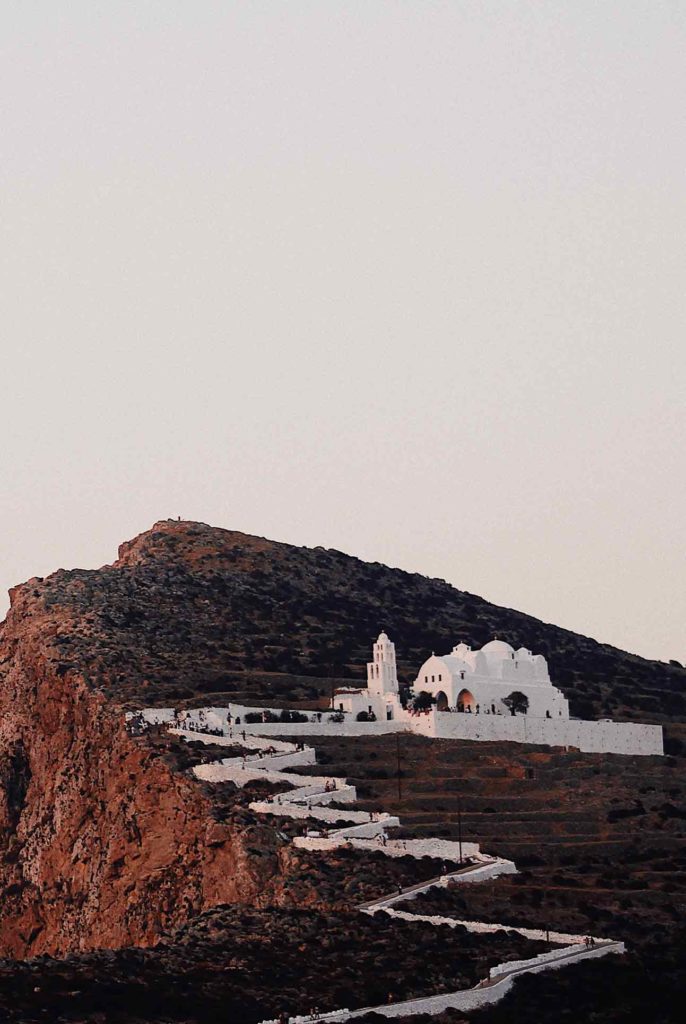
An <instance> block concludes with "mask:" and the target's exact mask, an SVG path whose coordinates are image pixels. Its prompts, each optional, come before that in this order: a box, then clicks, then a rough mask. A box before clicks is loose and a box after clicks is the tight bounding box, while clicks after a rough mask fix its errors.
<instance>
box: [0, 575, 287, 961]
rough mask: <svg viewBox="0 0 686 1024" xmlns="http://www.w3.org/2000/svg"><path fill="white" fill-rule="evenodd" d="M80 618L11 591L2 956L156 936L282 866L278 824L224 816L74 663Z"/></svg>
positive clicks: (2, 737)
mask: <svg viewBox="0 0 686 1024" xmlns="http://www.w3.org/2000/svg"><path fill="white" fill-rule="evenodd" d="M78 621H80V620H78ZM78 621H77V616H75V614H74V611H73V609H72V612H71V616H70V615H69V610H68V609H66V608H65V606H64V605H63V604H59V605H58V604H53V605H52V606H51V605H50V603H49V602H46V596H45V588H44V586H43V585H42V583H41V581H38V580H32V581H29V583H27V584H25V585H24V586H23V587H18V588H15V589H14V591H13V592H12V607H11V610H10V613H9V615H8V618H7V621H6V623H5V625H4V627H3V630H2V636H1V638H0V662H1V664H0V894H1V898H2V916H1V917H0V954H1V955H3V956H12V957H25V956H28V955H35V954H38V953H44V952H47V953H51V954H58V953H65V952H68V951H74V950H87V949H94V948H99V947H118V946H123V945H142V946H145V945H150V944H152V943H154V942H155V941H156V940H158V939H159V937H160V935H161V934H162V933H163V932H164V931H165V930H167V929H169V928H170V927H172V926H174V925H178V924H181V923H183V922H185V921H187V920H188V919H189V918H190V917H192V916H193V915H194V914H196V913H198V912H201V911H203V910H205V909H207V908H210V907H213V906H215V905H217V904H220V903H230V902H233V901H235V900H237V899H240V900H250V899H251V898H254V897H256V896H257V895H258V894H259V893H260V892H261V891H262V890H263V889H264V886H265V882H266V880H267V879H268V878H269V877H270V875H271V873H272V872H273V870H274V867H275V864H276V856H277V851H276V848H275V845H274V844H275V840H274V835H273V831H272V830H269V829H267V828H266V827H264V826H260V825H258V824H255V823H253V824H250V825H245V827H242V826H241V825H240V823H237V822H236V821H235V820H233V821H229V822H228V823H220V822H218V821H216V820H214V818H213V817H212V808H211V806H210V804H209V802H208V801H207V800H206V798H205V797H204V796H203V794H202V792H201V791H200V790H199V787H198V786H197V785H195V784H194V783H193V782H192V781H191V780H190V779H188V778H186V777H185V776H183V775H181V774H179V773H176V772H174V771H173V770H172V768H171V767H170V766H169V765H168V764H167V763H165V760H164V758H163V757H162V756H160V754H159V752H156V751H154V750H153V749H151V748H150V747H149V746H148V745H147V744H146V742H145V741H144V740H143V739H141V740H136V739H134V738H132V737H130V736H129V735H128V734H127V732H126V729H125V726H124V716H123V713H122V710H121V708H120V707H118V706H117V705H116V704H115V703H113V702H111V701H108V700H107V699H106V698H105V697H104V696H103V694H102V693H101V692H99V691H98V690H97V689H94V688H93V686H92V685H90V684H89V683H88V682H87V681H86V680H85V679H84V676H83V672H82V671H81V670H80V669H79V667H78V666H76V665H74V664H67V663H66V662H65V659H64V656H63V653H62V650H63V644H61V638H68V637H69V635H70V632H72V631H74V632H78V629H79V625H78ZM80 625H81V628H83V622H82V621H80Z"/></svg>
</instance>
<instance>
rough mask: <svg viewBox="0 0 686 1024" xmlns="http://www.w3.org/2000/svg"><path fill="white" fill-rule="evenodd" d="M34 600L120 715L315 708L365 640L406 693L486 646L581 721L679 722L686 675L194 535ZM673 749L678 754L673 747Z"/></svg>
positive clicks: (288, 557)
mask: <svg viewBox="0 0 686 1024" xmlns="http://www.w3.org/2000/svg"><path fill="white" fill-rule="evenodd" d="M27 588H29V589H30V593H31V596H32V598H33V599H34V600H35V601H36V602H37V603H38V604H39V605H42V606H43V607H44V608H45V609H46V610H47V611H55V612H58V613H59V615H60V616H61V617H64V618H65V619H66V620H68V622H69V629H68V630H64V632H63V633H61V634H60V635H58V636H56V637H55V638H54V647H55V648H57V651H58V657H59V660H60V662H61V664H62V669H61V671H68V670H69V669H71V668H76V669H78V670H79V671H81V672H83V673H84V674H85V676H86V678H87V679H88V681H89V682H90V684H91V685H92V686H94V687H97V688H100V689H101V690H102V691H103V692H104V693H105V694H106V696H108V697H109V698H113V699H115V700H117V701H122V702H131V703H165V702H166V703H169V702H173V701H179V700H184V699H185V700H188V699H190V698H193V697H202V698H203V699H207V698H208V697H211V698H212V699H216V700H219V699H220V698H222V697H223V698H224V699H228V698H229V697H233V698H238V697H244V698H247V699H256V700H259V699H265V698H273V697H274V696H275V695H279V696H281V697H283V698H285V699H291V700H295V701H297V700H303V699H305V700H307V699H310V700H312V699H316V698H317V697H318V696H320V695H321V694H324V693H326V692H327V690H328V687H329V685H330V683H326V682H323V681H324V680H330V679H331V678H335V679H336V680H342V679H348V680H350V679H357V680H359V679H362V678H364V674H365V664H366V661H367V659H368V657H369V650H370V644H371V641H372V638H374V637H375V636H376V635H377V633H378V632H379V629H380V628H381V627H383V628H384V629H386V630H387V631H388V632H389V633H390V634H391V636H392V637H393V639H394V640H395V641H396V647H397V651H398V659H399V673H400V678H401V680H403V679H404V680H405V681H407V682H409V681H410V680H411V679H412V678H413V677H414V674H415V673H416V670H417V668H418V667H419V665H420V664H421V663H422V661H423V660H424V659H425V657H426V656H427V653H428V652H430V651H432V650H436V651H446V650H450V649H451V647H452V645H453V644H454V643H456V642H457V641H458V640H463V641H465V642H467V643H470V644H472V646H475V647H479V646H482V645H483V644H484V643H486V642H487V641H488V640H490V639H492V637H493V636H494V635H499V636H501V637H503V638H506V639H507V640H508V641H509V642H510V643H512V644H513V645H514V646H515V647H517V646H520V645H524V646H526V647H529V648H530V649H532V650H534V651H536V652H540V653H542V654H544V655H545V656H546V658H547V659H548V661H549V664H550V672H551V677H552V679H553V680H554V681H555V683H556V685H558V686H560V688H561V689H562V690H563V691H564V692H565V695H566V696H567V697H568V698H569V699H570V702H571V711H572V714H576V715H578V716H579V717H602V716H612V717H615V718H617V719H624V720H639V719H640V720H641V721H646V722H662V723H668V722H678V721H680V720H686V671H685V670H684V669H683V668H681V667H679V666H677V665H676V664H664V663H662V662H655V661H648V660H646V659H643V658H640V657H638V656H637V655H633V654H628V653H627V652H625V651H621V650H618V649H617V648H614V647H611V646H608V645H607V644H601V643H598V642H596V641H595V640H592V639H590V638H589V637H585V636H581V635H580V634H577V633H573V632H571V631H569V630H566V629H562V628H561V627H559V626H555V625H551V624H548V623H544V622H541V621H540V620H539V619H536V618H534V617H532V616H529V615H526V614H524V613H523V612H519V611H515V610H513V609H510V608H502V607H499V606H497V605H494V604H491V603H490V602H488V601H486V600H484V599H483V598H480V597H477V596H475V595H473V594H469V593H467V592H465V591H461V590H457V589H456V588H455V587H452V586H450V585H449V584H447V583H446V582H445V581H443V580H437V579H428V578H426V577H423V576H420V575H417V574H412V573H407V572H403V571H402V570H400V569H390V568H388V567H386V566H383V565H380V564H378V563H366V562H363V561H361V560H360V559H357V558H354V557H352V556H350V555H345V554H342V553H341V552H339V551H333V550H327V549H324V548H299V547H293V546H291V545H288V544H281V543H277V542H275V541H269V540H265V539H263V538H258V537H252V536H249V535H246V534H242V533H236V532H232V531H228V530H222V529H218V528H216V527H210V526H206V525H204V524H201V523H186V522H183V523H182V522H176V521H171V520H165V521H162V522H159V523H156V524H155V526H154V527H153V528H152V529H151V530H150V531H148V532H146V533H143V534H141V535H140V536H139V537H137V538H135V539H134V540H132V541H129V542H128V543H125V544H123V545H122V546H121V548H120V551H119V558H118V560H117V561H116V562H115V563H114V565H112V566H105V567H104V568H102V569H98V570H74V571H72V572H65V571H59V572H57V573H55V574H53V575H52V576H50V577H48V578H47V579H45V580H32V581H30V582H29V584H26V585H25V587H24V590H26V589H27ZM678 732H679V730H677V731H675V732H674V733H673V738H672V739H671V747H672V749H674V750H676V749H678V739H676V735H677V733H678Z"/></svg>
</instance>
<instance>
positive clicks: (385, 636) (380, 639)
mask: <svg viewBox="0 0 686 1024" xmlns="http://www.w3.org/2000/svg"><path fill="white" fill-rule="evenodd" d="M376 642H377V644H387V643H389V642H390V641H389V639H388V633H384V632H381V633H379V637H378V639H377V641H376Z"/></svg>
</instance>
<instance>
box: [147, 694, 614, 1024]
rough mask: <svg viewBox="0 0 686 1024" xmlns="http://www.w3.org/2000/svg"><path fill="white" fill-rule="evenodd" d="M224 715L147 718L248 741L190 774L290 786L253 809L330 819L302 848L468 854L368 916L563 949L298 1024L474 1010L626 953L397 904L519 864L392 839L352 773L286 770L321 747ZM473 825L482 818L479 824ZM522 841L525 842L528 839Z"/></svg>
mask: <svg viewBox="0 0 686 1024" xmlns="http://www.w3.org/2000/svg"><path fill="white" fill-rule="evenodd" d="M218 712H219V709H217V708H213V709H212V721H213V727H212V728H211V730H210V727H209V725H208V724H207V718H206V716H205V713H204V712H203V710H202V709H200V710H197V711H192V712H185V713H184V716H183V728H182V727H180V726H179V725H178V723H177V718H178V716H176V714H175V713H174V712H173V711H171V712H170V710H169V709H165V710H163V711H159V710H156V709H148V710H147V711H145V712H143V713H142V714H143V719H144V720H145V722H146V723H147V724H148V725H150V724H162V725H165V726H166V727H167V728H168V729H169V731H170V732H171V733H173V734H175V735H177V736H179V737H181V738H182V739H185V740H189V741H190V740H192V741H196V742H197V741H198V740H200V741H202V742H204V743H208V744H213V745H215V746H216V745H219V746H230V745H231V746H235V745H236V744H237V743H240V745H241V747H242V748H243V749H245V750H247V751H249V753H247V754H245V755H244V756H241V757H229V758H223V759H220V760H218V761H216V762H211V763H209V764H201V765H197V766H195V767H194V768H193V769H192V771H193V773H194V775H195V776H196V777H197V778H198V779H202V780H204V781H208V782H215V783H216V782H233V783H234V784H235V785H237V786H238V787H242V786H244V785H246V784H247V783H249V782H252V781H254V780H256V779H262V780H267V781H269V782H273V783H287V784H288V785H289V786H291V787H292V788H291V789H289V790H288V791H287V792H282V793H279V794H277V795H275V796H273V797H271V798H269V799H266V800H259V801H253V802H252V803H251V804H250V808H251V809H252V810H253V811H256V812H258V813H264V814H269V813H278V814H279V815H281V816H285V817H293V818H307V819H310V820H311V819H316V820H318V821H321V822H322V823H323V825H322V829H321V830H318V831H317V833H316V834H314V835H313V834H311V833H310V834H307V835H305V836H297V837H295V838H294V839H293V843H294V845H296V846H299V847H303V848H306V849H310V850H331V849H334V848H335V847H338V846H346V847H349V848H353V849H360V850H369V849H373V850H376V851H379V852H381V853H383V854H385V855H386V856H389V857H401V856H408V855H409V856H412V857H417V858H421V857H425V856H431V857H435V858H438V859H442V860H450V861H456V862H459V863H462V862H463V860H465V859H467V860H468V863H467V864H466V866H464V867H462V868H460V869H459V870H457V871H452V872H445V873H443V874H440V875H438V876H436V877H434V878H430V879H428V880H427V881H425V882H422V883H419V884H417V885H412V886H408V887H407V888H400V889H396V890H394V891H393V892H391V893H389V894H387V895H386V896H382V897H380V898H379V899H375V900H373V901H371V902H367V903H364V904H361V905H360V906H359V910H360V912H361V913H364V914H368V915H374V914H376V913H379V912H384V913H386V914H389V915H391V916H393V917H395V918H397V919H399V920H416V921H424V922H427V923H429V924H433V925H436V926H440V925H443V926H446V925H447V926H449V927H457V926H461V927H463V928H466V929H467V930H469V931H474V932H482V933H483V932H493V931H498V930H501V929H506V930H507V931H516V932H518V933H520V934H521V935H522V936H524V937H526V938H529V939H539V940H544V941H547V942H548V943H550V944H554V945H558V946H559V947H560V948H559V949H556V950H553V951H551V952H548V953H543V954H540V955H538V956H536V957H534V958H532V959H529V960H521V961H509V962H505V963H502V964H498V965H497V966H496V967H492V968H491V970H490V972H489V977H488V978H484V979H483V980H482V981H481V982H479V984H478V985H476V986H475V987H474V988H471V989H461V990H458V991H456V992H451V993H441V994H440V995H435V996H426V997H421V998H417V999H411V1000H405V1001H399V1002H396V1003H392V1004H383V1005H379V1006H368V1007H364V1008H361V1009H355V1010H349V1009H346V1008H340V1009H338V1010H334V1011H332V1012H330V1013H326V1014H319V1015H316V1016H312V1015H304V1016H295V1017H292V1018H291V1024H306V1022H310V1021H313V1020H321V1021H327V1022H329V1021H330V1022H338V1021H346V1020H351V1019H354V1018H356V1017H361V1016H364V1015H365V1014H367V1013H372V1012H374V1013H376V1014H379V1015H381V1016H385V1017H389V1018H390V1017H404V1016H409V1015H411V1014H417V1013H425V1014H430V1015H435V1014H439V1013H443V1012H444V1011H445V1010H447V1009H459V1010H464V1011H469V1010H475V1009H478V1008H481V1007H483V1006H485V1005H488V1004H490V1003H494V1002H497V1001H498V1000H500V999H502V998H503V996H504V995H505V994H506V993H507V992H508V991H509V990H510V988H511V987H512V985H513V983H514V979H515V978H516V977H519V976H521V975H523V974H531V973H537V972H540V971H544V970H552V969H558V968H560V967H564V966H567V965H569V964H572V963H578V962H579V961H580V960H584V959H588V958H591V957H599V956H604V955H607V954H609V953H624V952H625V947H624V943H622V942H619V941H615V940H613V939H609V938H601V937H597V936H592V937H590V936H583V935H573V934H569V933H563V932H555V931H550V930H548V929H544V928H532V927H529V926H513V925H512V924H499V923H492V922H483V921H467V920H463V919H458V918H453V917H447V916H443V915H429V914H418V913H414V912H409V911H408V910H399V909H397V907H398V904H402V903H405V902H411V901H413V900H414V899H415V898H416V897H417V896H418V895H419V894H421V893H424V892H428V891H429V890H431V889H436V888H445V887H447V886H449V885H464V884H477V883H479V882H483V881H486V880H487V879H493V878H496V877H498V876H499V875H503V874H512V873H516V871H517V868H516V866H515V864H514V862H513V861H512V860H509V859H507V858H502V857H497V856H493V855H490V854H485V853H483V852H482V851H481V849H480V847H479V845H478V844H477V843H474V842H462V841H459V840H458V841H456V840H451V839H444V838H441V837H438V836H435V835H428V834H422V835H421V837H420V838H392V837H391V836H390V835H389V830H390V829H395V830H398V826H400V824H401V823H400V821H399V819H398V818H397V817H396V816H394V815H390V814H385V813H376V812H374V811H371V810H362V809H360V808H359V807H354V806H352V805H353V804H355V803H356V802H357V792H356V789H355V786H354V785H351V784H350V783H349V782H348V781H347V779H341V777H340V776H337V775H300V774H295V773H294V772H289V771H288V769H289V768H305V769H307V770H309V769H311V768H313V767H314V766H315V765H316V753H315V750H314V748H313V747H310V746H308V745H306V744H305V743H300V742H290V741H287V740H282V739H281V740H280V739H276V738H275V737H274V736H273V735H270V736H269V737H265V736H260V735H259V734H258V727H255V726H253V727H252V728H251V731H250V733H248V732H246V731H245V730H241V729H240V728H239V727H232V725H231V724H230V722H229V721H228V720H227V713H226V712H225V714H224V719H223V721H222V722H221V724H220V726H219V730H220V731H221V734H220V735H218V734H217V733H218V729H217V725H216V721H215V720H216V718H217V716H218ZM227 712H228V709H227ZM291 729H292V727H291ZM288 731H289V728H288V725H284V732H286V733H287V732H288ZM425 785H426V787H427V793H428V792H430V791H431V787H432V786H435V780H431V779H428V780H427V782H426V784H425ZM426 795H427V794H423V793H422V792H421V790H419V791H418V792H417V793H416V801H417V812H416V813H415V814H413V815H412V826H413V828H414V829H419V831H420V833H425V832H426V829H425V828H424V827H423V821H422V811H421V810H420V808H421V806H422V802H423V798H424V797H425V796H426ZM332 805H333V806H332ZM540 812H541V808H540V807H537V808H535V809H534V808H533V807H532V810H531V819H532V821H533V820H535V817H536V815H537V814H538V813H540ZM505 813H506V812H505ZM472 817H473V816H472ZM520 817H521V812H520ZM478 818H479V824H480V825H483V826H487V825H488V826H491V827H492V824H493V819H496V820H498V826H497V827H498V828H499V829H503V828H505V829H506V828H507V824H506V823H505V824H504V823H503V821H502V820H501V819H500V815H499V814H498V815H494V814H493V813H492V812H491V811H489V813H487V814H480V815H478ZM484 819H485V820H484ZM333 821H335V822H341V821H347V822H349V824H348V825H346V826H345V827H343V828H340V827H338V828H335V829H327V828H326V827H325V826H326V825H327V824H330V823H331V822H333ZM471 824H472V825H473V824H474V823H473V821H471ZM473 830H474V829H473V828H472V831H473ZM484 831H485V833H486V834H487V835H488V834H489V833H490V831H491V829H489V828H485V830H484ZM568 838H569V837H568ZM579 838H580V840H581V841H582V842H589V840H590V841H593V840H592V837H589V836H588V835H587V834H583V835H580V836H579ZM514 842H516V839H515V840H514ZM512 843H513V839H512V838H510V845H512ZM522 845H526V840H525V841H524V843H523V844H522ZM263 1024H279V1022H278V1021H273V1022H272V1021H264V1022H263Z"/></svg>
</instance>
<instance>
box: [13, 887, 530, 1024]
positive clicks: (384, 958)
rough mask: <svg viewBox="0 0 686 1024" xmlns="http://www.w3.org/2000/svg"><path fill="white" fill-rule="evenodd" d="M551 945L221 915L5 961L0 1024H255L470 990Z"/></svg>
mask: <svg viewBox="0 0 686 1024" xmlns="http://www.w3.org/2000/svg"><path fill="white" fill-rule="evenodd" d="M545 949H546V946H545V944H544V943H540V942H530V941H528V940H526V939H523V938H522V937H521V936H518V935H516V934H514V933H511V932H498V933H497V934H495V935H492V936H491V935H488V936H476V935H473V934H470V933H468V932H466V931H465V930H464V929H460V928H457V929H450V928H438V929H437V928H432V927H431V926H429V925H426V924H422V923H421V922H404V921H395V920H393V919H392V918H390V917H388V916H387V915H385V914H380V915H378V916H377V917H375V918H373V919H372V918H370V917H368V916H366V915H363V914H359V913H353V914H350V913H341V912H336V913H328V914H326V913H322V912H317V911H307V910H271V911H269V912H266V911H259V910H254V909H249V908H246V907H219V908H216V909H215V910H213V911H209V912H207V913H205V914H203V915H201V916H200V917H198V918H196V919H195V920H194V921H192V922H191V923H189V924H188V925H186V926H185V927H184V928H182V929H180V930H179V931H178V932H177V933H176V934H175V935H173V936H170V937H169V938H168V939H167V940H165V941H164V942H162V943H161V944H160V945H158V946H157V947H156V948H155V949H153V950H140V949H127V950H116V951H110V952H103V953H90V954H87V955H83V956H72V957H69V958H67V959H62V960H50V959H47V958H44V959H40V960H37V961H29V962H24V963H22V964H7V963H2V964H0V1020H6V1021H12V1022H22V1024H28V1022H29V1021H31V1022H33V1021H46V1020H48V1021H50V1022H54V1024H62V1022H64V1024H67V1022H69V1024H72V1022H73V1024H76V1022H77V1021H78V1022H83V1021H89V1022H91V1021H92V1022H93V1024H96V1022H97V1024H100V1022H103V1024H104V1022H107V1024H115V1022H116V1024H120V1022H121V1024H139V1022H140V1024H142V1022H146V1024H147V1022H150V1021H158V1022H172V1021H173V1022H178V1024H215V1022H216V1024H220V1022H221V1024H229V1022H231V1024H234V1022H235V1024H257V1022H259V1021H261V1020H263V1019H264V1018H265V1017H268V1016H272V1015H276V1014H277V1013H279V1012H281V1010H284V1009H286V1010H289V1011H290V1010H293V1009H294V1008H298V1007H299V1008H300V1009H301V1010H303V1009H304V1010H306V1011H307V1010H309V1008H310V1007H312V1006H315V1005H316V1006H318V1007H319V1008H320V1009H321V1010H326V1009H335V1008H336V1007H341V1006H347V1007H349V1008H351V1009H353V1008H356V1007H360V1006H364V1005H367V1004H369V1003H371V1004H378V1003H385V1002H387V1001H388V1000H389V998H391V999H393V1000H398V999H402V998H411V997H413V996H418V995H428V994H430V993H432V992H436V991H453V990H455V989H457V988H466V987H470V986H472V985H474V984H475V983H476V982H477V981H478V980H479V979H480V978H481V977H483V976H484V974H486V973H488V968H489V967H491V966H493V965H494V964H496V963H499V962H501V961H502V960H505V959H517V958H519V957H524V956H535V955H536V954H537V953H539V952H542V951H544V950H545Z"/></svg>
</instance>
